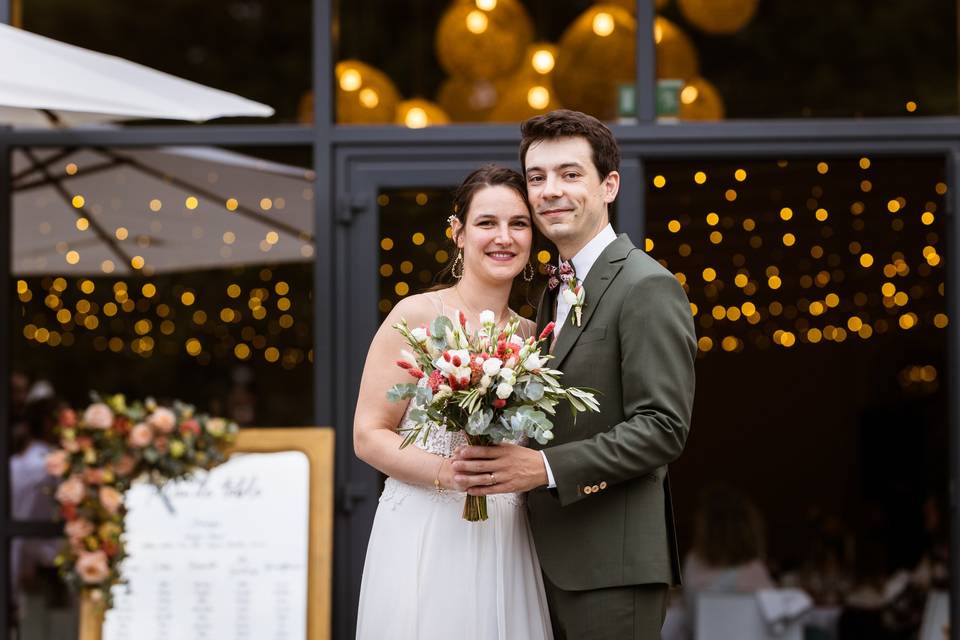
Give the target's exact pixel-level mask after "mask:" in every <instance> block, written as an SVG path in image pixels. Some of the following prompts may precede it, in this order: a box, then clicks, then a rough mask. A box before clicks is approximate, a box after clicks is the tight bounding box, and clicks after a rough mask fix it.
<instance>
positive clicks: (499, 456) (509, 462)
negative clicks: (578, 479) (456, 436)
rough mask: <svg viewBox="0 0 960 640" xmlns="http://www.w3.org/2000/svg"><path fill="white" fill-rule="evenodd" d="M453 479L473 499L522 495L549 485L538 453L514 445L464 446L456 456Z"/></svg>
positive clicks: (545, 470) (541, 458)
mask: <svg viewBox="0 0 960 640" xmlns="http://www.w3.org/2000/svg"><path fill="white" fill-rule="evenodd" d="M452 467H453V472H454V474H455V476H454V480H455V482H456V483H457V484H458V485H460V486H464V487H467V493H469V494H470V495H472V496H487V495H491V494H494V493H520V492H523V491H530V490H531V489H536V488H537V487H542V486H545V485H546V484H547V469H546V467H544V465H543V456H542V455H540V452H539V451H534V450H533V449H528V448H527V447H521V446H519V445H515V444H506V443H505V444H499V445H496V446H493V447H477V446H471V447H463V448H461V449H459V450H458V451H457V453H456V455H455V456H454V460H453V465H452Z"/></svg>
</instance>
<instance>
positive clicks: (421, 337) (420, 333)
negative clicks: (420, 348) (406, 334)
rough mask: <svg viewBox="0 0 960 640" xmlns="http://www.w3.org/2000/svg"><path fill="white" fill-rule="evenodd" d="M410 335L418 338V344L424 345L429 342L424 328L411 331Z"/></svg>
mask: <svg viewBox="0 0 960 640" xmlns="http://www.w3.org/2000/svg"><path fill="white" fill-rule="evenodd" d="M410 335H412V336H413V337H414V338H416V340H417V342H419V343H420V344H424V343H426V341H427V330H426V329H424V328H423V327H417V328H416V329H411V330H410Z"/></svg>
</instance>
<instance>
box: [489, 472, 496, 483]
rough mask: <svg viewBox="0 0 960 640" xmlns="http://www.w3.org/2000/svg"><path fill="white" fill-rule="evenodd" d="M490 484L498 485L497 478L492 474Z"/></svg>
mask: <svg viewBox="0 0 960 640" xmlns="http://www.w3.org/2000/svg"><path fill="white" fill-rule="evenodd" d="M490 484H497V477H496V476H495V475H493V474H492V473H491V474H490Z"/></svg>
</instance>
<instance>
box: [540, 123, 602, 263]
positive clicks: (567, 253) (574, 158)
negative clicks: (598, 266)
mask: <svg viewBox="0 0 960 640" xmlns="http://www.w3.org/2000/svg"><path fill="white" fill-rule="evenodd" d="M525 165H526V176H525V177H526V180H527V195H528V198H529V199H530V206H531V208H532V209H533V219H534V222H535V223H536V225H537V228H539V229H540V231H541V232H542V233H543V235H545V236H546V237H547V238H548V239H550V240H552V241H553V243H554V244H556V245H557V249H559V251H560V254H561V255H562V256H563V257H564V258H572V257H573V256H574V255H576V253H577V252H578V251H580V249H582V248H583V246H584V245H586V244H587V243H588V242H589V241H590V240H591V239H592V238H593V237H594V236H595V235H597V233H599V232H600V230H601V229H603V228H604V227H605V226H606V225H607V223H608V222H609V215H608V214H607V206H608V205H609V204H610V203H611V202H613V200H614V199H615V198H616V197H617V190H618V189H619V187H620V174H618V173H617V172H616V171H611V172H610V174H609V175H607V176H603V177H601V176H600V174H599V172H598V171H597V168H596V166H595V165H594V164H593V150H592V149H591V148H590V143H589V142H588V141H587V140H586V138H558V139H555V140H540V141H538V142H534V143H533V144H531V145H530V148H529V149H528V150H527V156H526V158H525Z"/></svg>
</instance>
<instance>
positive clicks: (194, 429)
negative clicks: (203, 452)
mask: <svg viewBox="0 0 960 640" xmlns="http://www.w3.org/2000/svg"><path fill="white" fill-rule="evenodd" d="M188 433H189V434H192V435H194V436H198V435H200V423H199V422H197V421H196V420H193V419H190V420H185V421H184V422H183V423H182V424H181V425H180V434H181V435H187V434H188Z"/></svg>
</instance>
